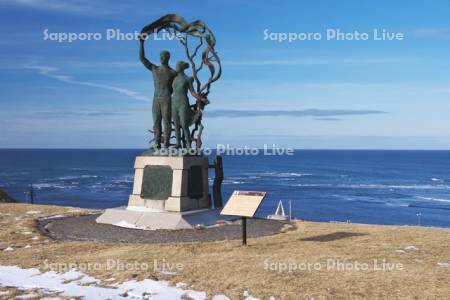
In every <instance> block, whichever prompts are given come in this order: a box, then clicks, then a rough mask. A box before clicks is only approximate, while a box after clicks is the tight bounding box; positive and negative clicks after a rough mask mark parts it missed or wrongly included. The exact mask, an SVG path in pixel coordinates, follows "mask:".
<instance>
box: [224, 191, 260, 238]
mask: <svg viewBox="0 0 450 300" xmlns="http://www.w3.org/2000/svg"><path fill="white" fill-rule="evenodd" d="M265 197H266V192H256V191H234V192H233V194H232V195H231V197H230V199H228V202H227V204H225V207H224V208H223V209H222V211H221V212H220V214H221V215H225V216H236V217H241V219H242V245H243V246H246V245H247V219H248V218H253V216H254V215H255V213H256V211H257V210H258V207H259V206H260V205H261V202H262V201H263V199H264V198H265Z"/></svg>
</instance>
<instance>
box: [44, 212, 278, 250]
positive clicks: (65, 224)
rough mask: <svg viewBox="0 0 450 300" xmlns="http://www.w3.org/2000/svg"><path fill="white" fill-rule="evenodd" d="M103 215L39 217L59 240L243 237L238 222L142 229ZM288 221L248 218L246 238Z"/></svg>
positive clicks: (167, 240) (153, 241)
mask: <svg viewBox="0 0 450 300" xmlns="http://www.w3.org/2000/svg"><path fill="white" fill-rule="evenodd" d="M99 215H100V214H91V215H83V216H75V217H62V218H54V219H41V220H38V226H39V228H40V230H41V231H42V232H43V233H44V234H46V235H48V236H49V237H51V238H53V239H56V240H76V241H98V242H123V243H148V244H160V243H186V242H211V241H223V240H236V239H241V238H242V228H241V225H240V222H239V221H236V222H234V223H233V224H227V225H222V226H218V227H212V228H208V229H183V230H139V229H129V228H122V227H117V226H113V225H107V224H98V223H96V222H95V219H96V218H97V217H98V216H99ZM285 224H286V223H285V222H280V221H275V220H267V219H249V220H247V237H248V238H254V237H260V236H267V235H273V234H276V233H278V232H280V230H281V229H282V227H283V226H284V225H285Z"/></svg>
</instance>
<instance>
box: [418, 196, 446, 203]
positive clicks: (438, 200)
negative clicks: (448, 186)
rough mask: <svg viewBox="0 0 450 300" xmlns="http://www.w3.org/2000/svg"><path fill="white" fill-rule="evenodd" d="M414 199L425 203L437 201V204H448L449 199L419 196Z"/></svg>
mask: <svg viewBox="0 0 450 300" xmlns="http://www.w3.org/2000/svg"><path fill="white" fill-rule="evenodd" d="M416 198H419V199H423V200H427V201H437V202H447V203H450V199H441V198H434V197H420V196H417V197H416Z"/></svg>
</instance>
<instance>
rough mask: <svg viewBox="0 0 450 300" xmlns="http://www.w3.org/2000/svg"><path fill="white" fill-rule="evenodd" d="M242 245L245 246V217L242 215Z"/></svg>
mask: <svg viewBox="0 0 450 300" xmlns="http://www.w3.org/2000/svg"><path fill="white" fill-rule="evenodd" d="M242 245H244V246H247V218H246V217H242Z"/></svg>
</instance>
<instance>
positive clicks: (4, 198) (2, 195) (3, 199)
mask: <svg viewBox="0 0 450 300" xmlns="http://www.w3.org/2000/svg"><path fill="white" fill-rule="evenodd" d="M16 202H17V201H16V200H15V199H14V198H12V197H11V196H9V195H8V194H7V193H6V192H5V191H3V190H0V203H16Z"/></svg>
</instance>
